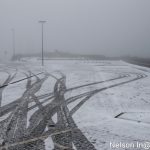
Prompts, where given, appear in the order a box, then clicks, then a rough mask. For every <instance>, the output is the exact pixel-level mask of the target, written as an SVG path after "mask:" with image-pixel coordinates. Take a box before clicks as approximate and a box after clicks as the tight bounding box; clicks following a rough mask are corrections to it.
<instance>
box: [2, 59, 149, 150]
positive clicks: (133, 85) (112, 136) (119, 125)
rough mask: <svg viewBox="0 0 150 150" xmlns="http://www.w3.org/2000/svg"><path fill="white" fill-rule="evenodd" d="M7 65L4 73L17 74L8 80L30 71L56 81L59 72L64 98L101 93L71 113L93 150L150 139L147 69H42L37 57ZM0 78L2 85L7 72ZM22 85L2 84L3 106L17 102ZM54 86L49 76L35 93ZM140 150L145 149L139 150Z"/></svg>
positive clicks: (92, 65) (106, 64)
mask: <svg viewBox="0 0 150 150" xmlns="http://www.w3.org/2000/svg"><path fill="white" fill-rule="evenodd" d="M5 67H6V66H4V67H3V69H5ZM9 67H10V69H8V68H7V71H8V72H10V73H15V69H17V76H16V78H15V79H13V81H15V80H20V79H22V78H25V77H26V76H25V74H24V73H26V72H28V71H29V70H30V71H32V72H34V73H35V74H38V73H40V72H46V73H49V74H50V75H54V76H55V77H58V78H59V76H60V74H64V75H65V76H66V86H67V89H72V90H70V91H68V92H66V94H65V99H69V98H70V97H75V96H76V95H80V94H83V93H86V92H90V91H95V90H99V89H102V90H100V91H99V92H97V93H95V94H93V96H91V97H90V98H89V99H88V100H87V101H86V102H85V103H84V104H83V105H82V106H81V107H80V108H79V109H78V110H77V111H76V112H75V113H74V114H73V119H74V121H75V122H76V124H77V126H78V127H79V129H80V130H81V131H82V132H83V133H84V135H85V136H86V137H87V138H88V140H89V141H90V142H91V143H92V144H93V145H94V146H95V148H96V149H97V150H109V149H118V150H122V149H125V148H123V147H118V148H116V147H112V146H111V143H116V144H117V143H120V142H122V143H125V144H129V143H135V142H141V143H143V144H144V142H149V141H150V140H149V139H150V134H149V130H150V69H149V68H146V67H140V66H136V65H131V64H128V63H125V62H123V61H93V60H46V61H45V66H44V67H41V66H40V61H39V60H36V59H30V60H26V61H24V62H21V63H20V62H16V64H13V65H11V64H9ZM14 68H15V69H14ZM13 69H14V70H13ZM1 70H2V69H1ZM0 74H1V77H0V82H2V81H3V79H5V77H6V75H5V74H6V72H5V71H3V70H2V71H1V72H0ZM33 78H35V77H33ZM113 79H114V80H113ZM26 82H27V81H26V80H23V81H21V82H18V83H16V84H12V85H9V86H7V87H6V89H5V90H4V92H3V99H2V106H4V105H6V104H8V103H10V102H12V101H14V100H16V99H18V98H20V97H21V96H22V94H23V92H24V91H25V86H26ZM55 82H56V79H55V78H53V76H50V77H49V78H48V79H47V80H46V81H45V82H44V83H43V86H42V87H41V89H40V90H39V91H38V92H37V93H36V95H37V96H39V95H41V94H46V93H49V92H53V90H54V89H53V88H54V84H55ZM113 85H116V86H113ZM103 88H104V89H103ZM83 98H84V97H81V98H78V99H77V100H76V101H74V102H72V103H70V104H69V105H68V108H69V110H70V111H71V110H72V109H73V108H74V107H75V106H76V105H77V104H79V103H80V102H81V101H82V100H83ZM30 105H32V104H31V103H30ZM31 114H33V112H32V111H29V118H30V116H31ZM29 118H28V120H29ZM45 143H46V146H47V148H46V149H47V150H50V149H52V148H53V143H52V140H51V138H50V137H49V138H48V139H46V141H45ZM126 149H127V148H126ZM142 149H144V148H141V147H140V148H139V150H142Z"/></svg>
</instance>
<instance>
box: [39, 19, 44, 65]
mask: <svg viewBox="0 0 150 150" xmlns="http://www.w3.org/2000/svg"><path fill="white" fill-rule="evenodd" d="M39 23H40V24H41V25H42V66H44V40H43V30H44V23H46V21H42V20H41V21H39Z"/></svg>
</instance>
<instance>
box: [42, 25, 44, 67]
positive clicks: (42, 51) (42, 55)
mask: <svg viewBox="0 0 150 150" xmlns="http://www.w3.org/2000/svg"><path fill="white" fill-rule="evenodd" d="M42 66H44V49H43V23H42Z"/></svg>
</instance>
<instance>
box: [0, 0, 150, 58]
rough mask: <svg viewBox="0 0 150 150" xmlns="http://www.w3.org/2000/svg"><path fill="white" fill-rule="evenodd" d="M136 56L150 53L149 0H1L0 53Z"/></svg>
mask: <svg viewBox="0 0 150 150" xmlns="http://www.w3.org/2000/svg"><path fill="white" fill-rule="evenodd" d="M38 20H46V21H47V23H46V24H45V25H44V30H45V32H44V49H45V51H53V50H54V49H58V50H60V51H68V52H76V53H80V52H82V53H94V54H107V55H108V54H110V55H116V54H118V55H120V54H132V55H133V54H135V55H145V56H148V55H149V57H150V0H0V52H1V56H2V55H3V54H4V51H7V52H8V53H9V54H10V53H12V31H11V29H12V28H14V29H15V35H16V51H17V53H23V52H40V50H41V25H40V24H39V23H38Z"/></svg>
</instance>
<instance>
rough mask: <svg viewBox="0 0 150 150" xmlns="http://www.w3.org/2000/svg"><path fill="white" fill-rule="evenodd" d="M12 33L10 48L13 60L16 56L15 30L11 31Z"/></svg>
mask: <svg viewBox="0 0 150 150" xmlns="http://www.w3.org/2000/svg"><path fill="white" fill-rule="evenodd" d="M11 31H12V47H13V58H14V59H15V55H16V45H15V29H11Z"/></svg>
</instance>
